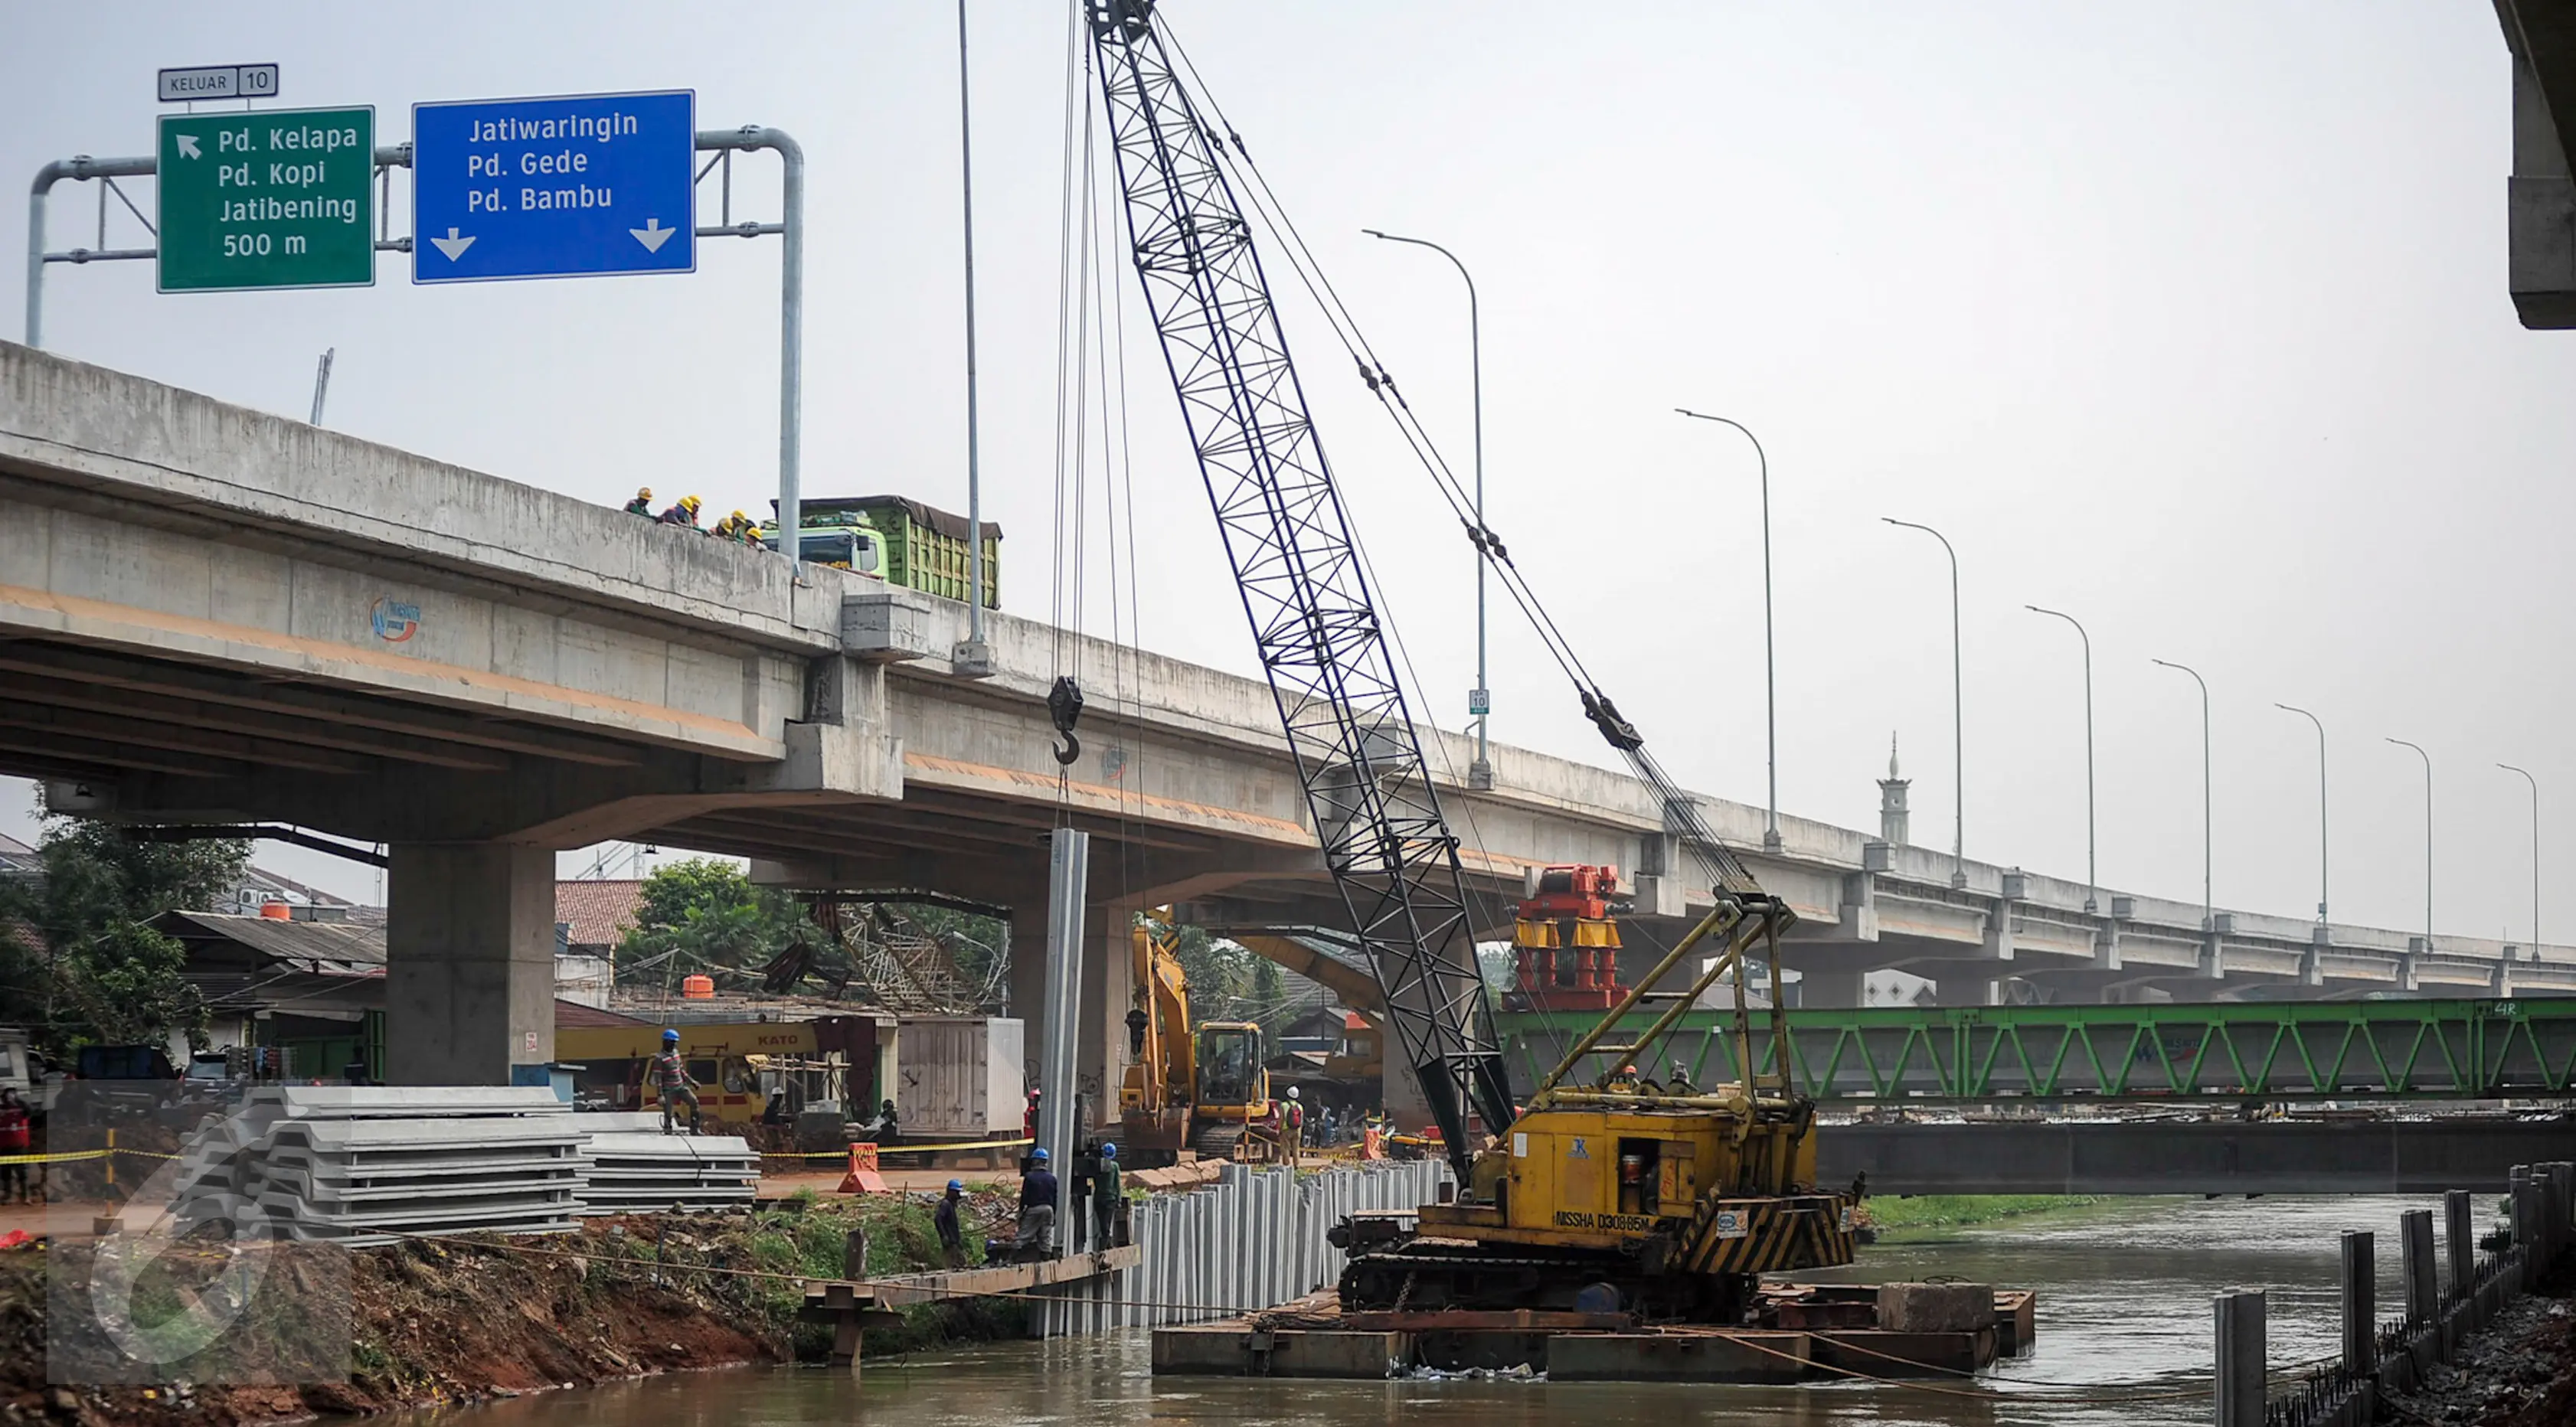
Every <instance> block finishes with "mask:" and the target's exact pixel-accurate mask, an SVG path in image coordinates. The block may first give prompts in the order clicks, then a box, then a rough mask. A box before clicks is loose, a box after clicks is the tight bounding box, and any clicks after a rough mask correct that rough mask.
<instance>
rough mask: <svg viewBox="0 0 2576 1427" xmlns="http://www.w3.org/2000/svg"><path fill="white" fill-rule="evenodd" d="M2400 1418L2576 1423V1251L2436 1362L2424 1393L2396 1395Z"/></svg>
mask: <svg viewBox="0 0 2576 1427" xmlns="http://www.w3.org/2000/svg"><path fill="white" fill-rule="evenodd" d="M2389 1405H2390V1406H2392V1407H2393V1408H2394V1410H2395V1415H2396V1420H2398V1421H2400V1422H2451V1423H2460V1424H2464V1427H2566V1424H2568V1423H2571V1422H2576V1256H2570V1257H2568V1258H2565V1259H2562V1260H2560V1262H2559V1263H2558V1265H2557V1267H2556V1269H2555V1270H2554V1271H2552V1272H2551V1273H2550V1274H2549V1275H2548V1276H2547V1277H2545V1278H2543V1279H2542V1280H2541V1281H2539V1282H2538V1283H2535V1284H2533V1285H2532V1287H2531V1290H2530V1292H2529V1293H2528V1294H2527V1295H2526V1296H2525V1297H2523V1298H2522V1299H2521V1301H2519V1302H2517V1303H2515V1304H2514V1305H2513V1306H2512V1307H2510V1308H2507V1309H2506V1310H2505V1311H2504V1312H2503V1314H2502V1315H2500V1316H2499V1317H2498V1318H2497V1319H2496V1321H2495V1322H2494V1323H2492V1324H2490V1325H2489V1326H2488V1328H2487V1331H2485V1332H2483V1333H2480V1334H2479V1335H2477V1336H2476V1337H2475V1338H2472V1339H2470V1340H2469V1341H2468V1342H2467V1343H2465V1344H2463V1345H2462V1347H2461V1350H2460V1359H2459V1361H2458V1362H2457V1363H2454V1364H2451V1365H2449V1366H2440V1365H2437V1366H2435V1367H2434V1368H2433V1370H2432V1371H2431V1372H2430V1373H2429V1374H2427V1376H2426V1379H2425V1382H2424V1385H2423V1387H2422V1389H2421V1390H2419V1391H2417V1392H2412V1393H2407V1394H2404V1395H2395V1396H2391V1397H2390V1398H2389Z"/></svg>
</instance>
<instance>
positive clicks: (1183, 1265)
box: [1032, 1160, 1450, 1337]
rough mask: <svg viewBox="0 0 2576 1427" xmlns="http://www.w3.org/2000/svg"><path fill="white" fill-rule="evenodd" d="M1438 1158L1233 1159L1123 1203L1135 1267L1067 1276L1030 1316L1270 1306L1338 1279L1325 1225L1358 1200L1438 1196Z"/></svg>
mask: <svg viewBox="0 0 2576 1427" xmlns="http://www.w3.org/2000/svg"><path fill="white" fill-rule="evenodd" d="M1449 1177H1450V1176H1449V1167H1448V1166H1447V1165H1446V1164H1443V1163H1440V1162H1439V1161H1436V1160H1420V1161H1414V1162H1410V1163H1393V1162H1389V1163H1381V1164H1362V1165H1354V1166H1350V1167H1346V1168H1335V1169H1328V1170H1324V1171H1321V1172H1303V1173H1301V1172H1299V1171H1296V1170H1291V1169H1286V1168H1277V1169H1256V1168H1252V1167H1249V1166H1245V1165H1235V1164H1229V1165H1227V1166H1225V1168H1224V1170H1223V1171H1222V1172H1221V1173H1220V1175H1219V1176H1218V1179H1217V1182H1216V1183H1215V1184H1213V1185H1210V1186H1208V1187H1206V1188H1203V1189H1198V1190H1194V1191H1191V1192H1188V1193H1183V1194H1165V1195H1157V1196H1155V1197H1153V1198H1151V1199H1141V1200H1136V1201H1134V1202H1133V1203H1131V1204H1130V1205H1129V1207H1128V1214H1129V1237H1130V1240H1131V1241H1132V1242H1133V1243H1134V1244H1135V1245H1136V1247H1137V1248H1138V1250H1140V1251H1141V1255H1142V1262H1140V1263H1139V1264H1138V1266H1137V1267H1135V1268H1132V1269H1129V1270H1127V1271H1126V1272H1124V1273H1120V1274H1116V1275H1113V1276H1111V1277H1108V1278H1104V1279H1098V1280H1093V1281H1090V1282H1086V1283H1082V1284H1068V1285H1065V1286H1064V1287H1063V1288H1062V1289H1060V1290H1058V1291H1057V1292H1056V1293H1055V1294H1054V1295H1052V1296H1050V1297H1048V1298H1047V1299H1046V1300H1044V1301H1043V1303H1042V1306H1041V1307H1039V1308H1038V1309H1037V1310H1036V1311H1035V1312H1034V1313H1033V1315H1032V1317H1033V1318H1034V1320H1035V1321H1036V1323H1037V1325H1038V1331H1039V1332H1040V1333H1041V1334H1042V1335H1043V1336H1046V1337H1060V1336H1067V1335H1073V1334H1084V1333H1099V1332H1105V1331H1107V1330H1109V1329H1112V1328H1145V1327H1154V1326H1157V1325H1160V1324H1165V1323H1188V1322H1195V1321H1197V1320H1200V1319H1206V1318H1222V1317H1226V1316H1229V1315H1231V1314H1236V1313H1243V1312H1248V1311H1251V1310H1254V1309H1260V1308H1267V1307H1269V1306H1271V1305H1272V1304H1276V1303H1284V1302H1286V1301H1288V1300H1289V1299H1292V1298H1295V1297H1297V1296H1299V1295H1301V1294H1305V1293H1311V1292H1313V1291H1314V1290H1316V1289H1318V1288H1321V1287H1323V1286H1325V1285H1326V1284H1329V1283H1332V1282H1335V1281H1336V1280H1338V1279H1339V1278H1340V1277H1341V1272H1342V1261H1343V1258H1344V1255H1343V1253H1342V1251H1341V1250H1339V1249H1337V1248H1334V1247H1333V1246H1332V1245H1331V1244H1328V1243H1326V1242H1325V1241H1324V1234H1325V1231H1326V1230H1328V1229H1330V1228H1332V1227H1333V1226H1334V1225H1335V1224H1338V1223H1340V1222H1341V1221H1342V1219H1343V1218H1345V1217H1346V1216H1348V1215H1350V1214H1352V1213H1354V1212H1356V1211H1359V1210H1363V1209H1413V1208H1418V1207H1420V1206H1422V1205H1424V1204H1428V1203H1431V1202H1432V1201H1434V1200H1435V1199H1437V1198H1438V1197H1439V1192H1440V1186H1441V1185H1442V1184H1444V1183H1447V1182H1449Z"/></svg>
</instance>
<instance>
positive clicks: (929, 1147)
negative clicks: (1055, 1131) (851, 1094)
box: [760, 1139, 1038, 1159]
mask: <svg viewBox="0 0 2576 1427" xmlns="http://www.w3.org/2000/svg"><path fill="white" fill-rule="evenodd" d="M1023 1144H1038V1141H1033V1139H979V1141H969V1144H881V1146H876V1151H878V1154H930V1151H938V1149H1012V1146H1023ZM760 1157H762V1159H848V1157H850V1151H848V1149H811V1151H793V1149H765V1151H760Z"/></svg>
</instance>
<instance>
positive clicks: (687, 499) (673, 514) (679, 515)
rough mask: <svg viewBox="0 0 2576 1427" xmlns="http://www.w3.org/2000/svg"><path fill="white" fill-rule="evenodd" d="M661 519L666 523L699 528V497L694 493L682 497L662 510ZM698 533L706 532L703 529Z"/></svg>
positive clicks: (692, 528) (694, 528) (693, 528)
mask: <svg viewBox="0 0 2576 1427" xmlns="http://www.w3.org/2000/svg"><path fill="white" fill-rule="evenodd" d="M660 519H661V522H662V523H663V524H664V525H685V526H687V527H688V528H690V529H691V530H698V498H697V497H696V496H693V495H684V496H682V497H680V499H679V503H678V504H676V505H674V506H672V507H671V508H670V509H669V510H666V511H664V512H662V514H661V516H660ZM698 533H699V534H701V535H704V534H706V532H705V531H703V530H698Z"/></svg>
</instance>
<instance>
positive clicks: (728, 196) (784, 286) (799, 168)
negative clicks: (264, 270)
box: [26, 110, 805, 555]
mask: <svg viewBox="0 0 2576 1427" xmlns="http://www.w3.org/2000/svg"><path fill="white" fill-rule="evenodd" d="M369 112H370V113H371V114H372V112H373V111H372V110H371V111H369ZM185 117H190V118H195V117H200V116H193V115H192V116H185ZM202 117H204V118H206V119H208V120H210V121H215V122H224V121H234V122H238V121H239V120H240V119H241V117H242V116H241V115H240V114H238V113H234V114H210V115H205V116H202ZM260 117H261V120H262V121H263V122H265V121H266V120H268V119H270V118H272V117H276V116H272V115H267V114H263V115H261V116H260ZM172 147H173V148H174V149H175V147H176V146H175V144H173V145H172ZM201 147H202V146H201ZM412 147H413V146H412V145H410V144H408V143H405V144H394V145H390V146H385V147H380V148H377V149H376V150H375V151H374V156H373V157H374V177H375V179H376V181H377V190H376V196H375V200H374V203H373V205H372V206H373V211H374V212H375V214H376V235H375V239H374V242H373V244H372V246H373V249H374V251H377V252H398V253H408V252H411V251H412V249H413V242H412V239H411V238H410V237H409V236H404V237H400V238H397V237H394V236H392V234H391V233H390V231H388V224H389V220H388V217H387V215H388V213H389V211H390V204H389V202H388V199H389V189H390V187H391V170H393V169H397V168H410V167H411V166H412ZM691 147H692V148H693V149H694V150H695V151H696V152H699V153H711V154H714V155H715V157H713V158H710V159H709V160H707V162H706V164H705V165H704V166H703V167H701V168H699V169H698V170H697V172H696V173H695V174H694V175H693V176H692V178H691V181H690V191H689V198H690V203H691V211H694V206H695V201H696V185H697V184H699V183H702V182H704V181H705V180H706V177H707V175H708V174H710V173H715V172H717V171H718V170H719V169H721V170H722V179H721V188H722V196H721V199H720V206H719V208H718V212H719V214H720V217H719V220H718V221H717V222H715V223H713V224H710V225H706V226H696V225H694V224H693V225H690V235H689V236H690V239H691V240H692V242H694V240H695V239H698V238H765V237H770V236H773V235H775V236H777V237H779V238H780V239H782V240H783V245H784V251H782V252H781V253H780V255H779V259H780V261H779V322H778V343H779V356H778V515H779V525H780V528H781V529H782V530H791V531H792V530H795V529H798V528H799V527H800V525H801V524H802V512H803V503H802V497H801V494H800V489H799V477H800V467H801V448H802V445H803V424H804V423H803V412H804V371H805V151H804V149H803V148H801V147H800V146H799V145H798V144H797V142H796V140H795V139H793V138H791V137H789V135H788V134H787V133H786V131H784V130H781V129H771V128H764V127H762V126H760V125H758V124H745V125H743V126H742V127H741V128H739V129H706V130H700V131H698V132H697V133H696V134H695V135H694V136H693V138H692V139H691ZM755 149H770V150H774V151H775V152H776V153H777V155H778V159H779V169H780V182H779V207H780V213H779V221H777V222H775V223H762V222H757V221H752V220H745V221H743V222H740V223H737V222H735V221H734V218H733V155H734V154H735V153H736V152H737V151H742V152H748V151H751V150H755ZM159 171H160V163H159V162H158V160H157V159H154V158H151V157H128V158H109V159H98V158H91V157H90V156H89V155H87V154H77V155H74V156H73V157H71V158H68V159H57V160H55V161H54V162H52V163H49V164H46V165H45V166H44V167H43V168H40V169H38V170H36V181H35V182H34V183H33V184H32V185H30V186H29V189H28V194H27V326H26V343H27V345H28V346H30V347H37V348H41V347H43V346H44V345H45V341H44V337H45V268H46V266H47V265H48V264H52V263H71V264H73V265H75V266H78V265H83V264H88V263H100V262H135V261H141V260H144V259H151V258H157V257H159V255H160V254H159V247H158V244H157V243H156V244H155V245H154V246H152V247H139V248H111V247H109V246H108V245H107V211H108V210H107V198H108V196H109V195H111V194H113V195H114V196H115V197H116V199H117V201H118V202H119V203H122V204H123V205H124V206H125V208H126V211H128V212H130V213H132V214H133V215H134V219H135V221H136V222H137V223H139V224H141V225H142V227H143V229H144V230H145V231H146V232H147V233H150V234H152V235H153V236H154V237H155V238H156V239H157V238H158V237H159V231H158V229H157V227H156V225H155V224H154V223H153V221H152V220H151V219H149V218H146V217H144V216H143V210H142V209H140V208H138V207H136V206H135V204H134V200H132V199H130V198H128V197H126V196H125V191H124V190H123V189H122V188H120V187H118V186H117V183H116V180H118V179H120V178H136V177H143V176H147V175H157V174H158V173H159ZM260 176H262V177H264V176H265V174H264V172H263V173H262V174H261V175H260ZM64 179H71V180H73V181H75V182H83V183H86V182H89V181H92V180H96V181H97V182H99V183H100V184H101V185H103V187H102V188H101V189H100V193H99V209H98V232H97V237H96V239H95V242H96V246H94V247H85V248H70V249H66V250H63V251H58V252H49V251H47V250H46V247H45V242H46V238H47V236H48V234H47V231H46V224H45V217H46V204H47V200H48V199H49V198H50V196H51V195H52V193H53V188H54V185H55V184H57V183H60V182H61V181H63V180H64ZM414 197H415V200H417V198H418V194H417V192H415V195H414ZM647 216H648V217H650V216H652V215H647ZM417 226H418V225H417V224H415V228H417ZM457 226H458V228H459V229H460V232H459V233H458V235H457V236H458V237H462V236H464V235H463V233H462V231H461V230H462V228H463V226H464V225H463V224H461V223H460V224H458V225H457ZM361 231H363V227H362V228H361ZM648 231H650V230H649V229H648ZM440 236H442V237H444V236H446V235H445V234H443V233H442V234H441V235H440ZM635 241H637V242H638V243H641V242H642V241H643V240H642V239H636V240H635ZM309 242H310V240H309V239H308V246H309ZM275 246H276V244H275V242H274V240H272V249H274V248H275ZM665 246H668V244H665ZM691 261H692V262H693V263H694V261H695V255H694V251H692V254H691ZM781 544H782V546H783V547H784V548H786V549H787V550H788V551H790V552H791V555H792V553H793V552H794V550H795V548H796V547H795V546H794V544H793V543H791V542H786V541H782V542H781Z"/></svg>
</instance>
